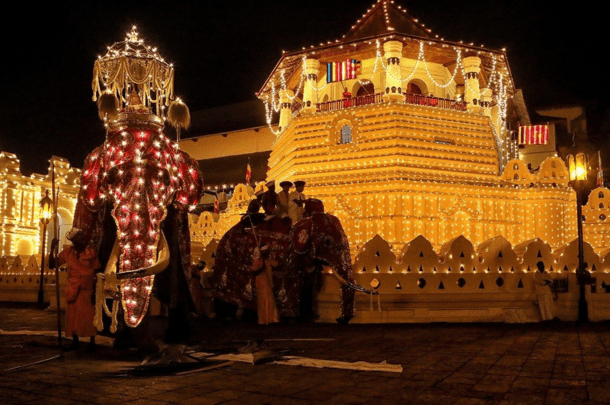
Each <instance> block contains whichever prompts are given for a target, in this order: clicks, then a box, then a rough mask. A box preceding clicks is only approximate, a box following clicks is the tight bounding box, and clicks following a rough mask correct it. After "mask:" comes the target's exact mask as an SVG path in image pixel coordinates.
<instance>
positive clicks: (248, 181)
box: [246, 163, 252, 185]
mask: <svg viewBox="0 0 610 405" xmlns="http://www.w3.org/2000/svg"><path fill="white" fill-rule="evenodd" d="M251 178H252V169H251V168H250V163H248V166H246V184H247V185H250V179H251Z"/></svg>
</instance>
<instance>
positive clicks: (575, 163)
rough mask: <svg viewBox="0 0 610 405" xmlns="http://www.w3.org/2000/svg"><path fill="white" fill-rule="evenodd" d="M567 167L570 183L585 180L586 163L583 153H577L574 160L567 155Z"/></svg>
mask: <svg viewBox="0 0 610 405" xmlns="http://www.w3.org/2000/svg"><path fill="white" fill-rule="evenodd" d="M568 167H569V172H570V180H571V181H574V180H580V181H582V180H586V179H587V162H586V158H585V155H584V153H578V154H577V155H576V159H574V156H572V155H569V156H568Z"/></svg>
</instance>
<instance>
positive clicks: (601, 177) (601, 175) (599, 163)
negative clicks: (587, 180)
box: [597, 151, 604, 187]
mask: <svg viewBox="0 0 610 405" xmlns="http://www.w3.org/2000/svg"><path fill="white" fill-rule="evenodd" d="M603 186H604V171H603V170H602V155H601V153H600V151H597V187H603Z"/></svg>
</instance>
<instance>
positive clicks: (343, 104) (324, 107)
mask: <svg viewBox="0 0 610 405" xmlns="http://www.w3.org/2000/svg"><path fill="white" fill-rule="evenodd" d="M382 101H383V93H378V94H369V95H366V96H360V97H352V98H343V99H341V100H335V101H327V102H326V103H318V104H317V107H318V111H320V112H324V111H336V110H343V109H344V108H350V107H360V106H362V105H369V104H378V103H381V102H382Z"/></svg>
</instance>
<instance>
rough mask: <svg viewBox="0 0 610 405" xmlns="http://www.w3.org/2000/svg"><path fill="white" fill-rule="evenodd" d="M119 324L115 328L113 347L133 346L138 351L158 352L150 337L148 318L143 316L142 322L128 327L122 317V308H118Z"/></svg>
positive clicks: (125, 347)
mask: <svg viewBox="0 0 610 405" xmlns="http://www.w3.org/2000/svg"><path fill="white" fill-rule="evenodd" d="M118 319H119V324H118V328H117V333H116V338H115V340H114V343H113V345H112V347H113V348H115V349H127V348H130V347H133V346H135V347H136V349H137V350H138V352H140V353H158V352H159V346H158V345H157V344H156V343H155V341H154V339H153V337H152V330H151V327H150V320H149V317H148V316H145V317H144V319H143V320H142V322H140V324H139V325H138V326H137V327H135V328H130V327H128V326H127V325H126V324H125V320H124V319H123V309H122V308H121V309H120V310H119V314H118Z"/></svg>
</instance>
